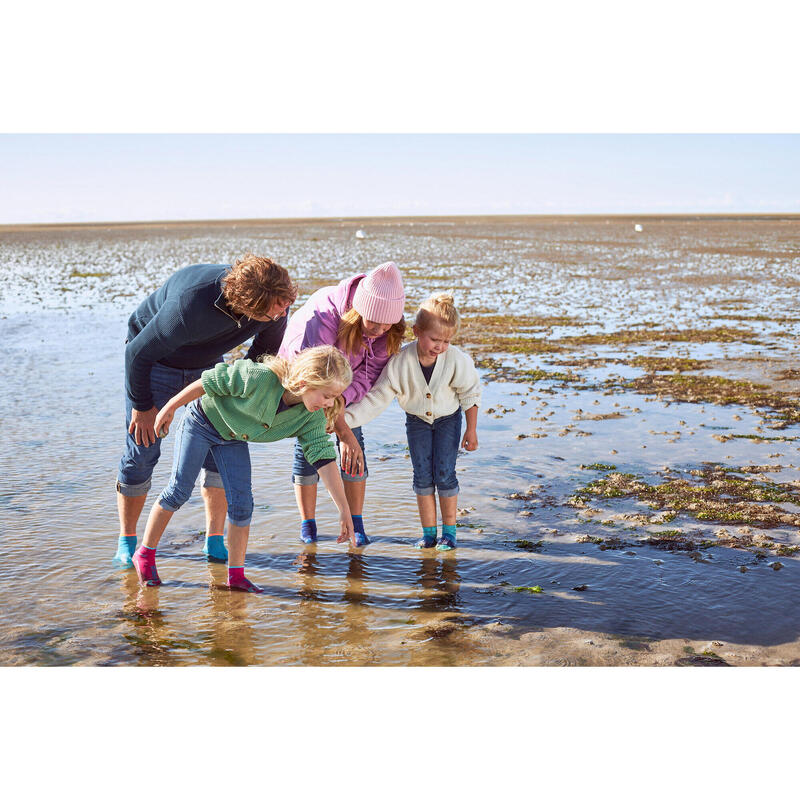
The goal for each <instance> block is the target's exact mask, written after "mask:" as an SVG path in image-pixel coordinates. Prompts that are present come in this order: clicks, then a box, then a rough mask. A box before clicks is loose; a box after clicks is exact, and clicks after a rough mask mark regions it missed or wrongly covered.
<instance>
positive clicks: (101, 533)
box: [0, 217, 800, 666]
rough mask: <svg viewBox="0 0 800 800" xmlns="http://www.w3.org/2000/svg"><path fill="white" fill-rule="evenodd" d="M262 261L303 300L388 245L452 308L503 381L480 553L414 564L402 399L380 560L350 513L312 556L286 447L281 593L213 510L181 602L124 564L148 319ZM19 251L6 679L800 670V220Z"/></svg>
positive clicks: (265, 544)
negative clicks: (338, 536) (131, 337)
mask: <svg viewBox="0 0 800 800" xmlns="http://www.w3.org/2000/svg"><path fill="white" fill-rule="evenodd" d="M636 222H638V223H640V224H642V227H643V231H642V232H636V231H635V230H634V227H633V226H634V223H636ZM357 228H362V229H364V230H365V232H366V238H365V239H363V240H357V239H355V238H354V231H355V230H356V229H357ZM247 250H252V251H255V252H259V253H264V254H267V255H270V256H272V257H274V258H276V260H278V261H279V262H280V263H283V264H284V265H285V266H287V267H288V268H289V269H290V270H291V271H292V273H293V274H294V275H295V276H296V278H297V280H298V282H299V284H300V286H301V291H302V292H303V293H304V294H307V293H309V292H310V291H313V289H314V288H316V287H317V286H321V285H326V284H329V283H333V282H335V281H336V280H338V279H339V278H341V277H343V276H345V275H347V274H351V273H353V272H356V271H359V270H366V269H368V268H369V267H370V266H374V265H375V264H377V263H381V261H384V260H386V259H387V258H393V259H394V260H395V261H397V262H398V264H400V265H401V267H402V269H403V272H404V275H405V279H406V285H407V293H408V297H409V304H408V311H409V312H411V310H412V308H413V307H414V305H415V304H416V303H417V302H418V301H419V300H420V299H422V298H423V297H424V296H425V295H426V294H428V293H429V292H432V291H437V290H445V289H453V290H454V291H455V294H456V298H457V300H458V302H459V305H460V306H461V307H462V308H463V310H464V315H465V325H464V331H463V334H462V336H461V339H460V342H459V343H460V344H461V346H463V347H464V348H465V349H467V350H468V351H469V352H471V353H472V355H473V357H474V358H475V359H476V361H477V362H478V363H479V364H481V365H482V366H481V372H482V375H483V376H484V379H485V386H484V401H483V404H482V407H481V413H480V416H479V438H480V444H481V447H480V449H479V450H478V451H477V452H475V453H469V454H464V455H463V456H461V457H460V459H459V472H458V474H459V480H460V482H461V494H460V498H459V506H460V508H461V509H462V514H461V516H460V518H459V519H460V528H459V544H460V546H459V548H458V550H457V551H456V552H455V553H450V554H435V555H429V554H420V553H419V552H418V551H415V550H414V549H413V547H411V543H412V542H413V541H414V539H415V538H416V537H417V535H418V534H417V525H418V522H417V516H416V504H415V502H414V498H413V495H412V493H411V490H410V465H409V461H408V458H407V452H406V443H405V437H404V433H403V415H402V413H401V412H400V411H399V409H398V408H397V406H396V405H394V406H393V407H392V408H391V409H390V410H389V411H387V412H386V413H385V414H384V415H383V416H382V417H381V418H380V419H379V420H376V421H375V423H373V424H371V425H370V426H369V427H368V429H367V448H368V459H369V460H370V471H371V474H372V477H371V478H370V482H369V484H368V489H367V493H368V494H367V510H366V512H365V514H367V526H368V533H369V534H370V536H371V537H372V538H373V541H374V544H372V545H370V546H369V547H367V548H365V549H364V550H363V551H356V550H352V551H351V550H349V549H348V548H347V547H344V548H343V547H341V546H337V545H336V544H335V542H334V539H335V530H334V520H335V517H334V514H333V513H332V509H331V507H330V503H329V502H328V501H327V499H326V500H324V501H322V502H321V503H320V509H319V513H318V518H319V519H320V520H321V522H322V527H323V531H324V532H323V536H322V537H321V541H320V543H319V544H318V545H316V546H311V547H304V546H303V545H302V544H301V543H300V542H299V541H298V540H297V528H298V521H297V513H296V510H295V508H294V502H293V498H292V495H291V487H290V485H289V473H290V463H291V447H290V446H289V445H288V443H282V444H280V445H275V446H269V447H266V446H265V447H260V448H259V447H254V448H252V452H253V462H254V492H255V496H256V506H257V508H256V516H255V518H254V524H253V531H252V534H251V547H250V551H249V554H248V574H250V576H251V577H252V578H253V579H254V580H256V582H258V583H260V584H261V585H263V586H265V588H266V590H267V591H266V593H265V595H263V596H260V597H251V596H242V595H231V594H230V593H228V592H226V591H224V590H223V589H221V588H218V587H219V585H220V584H221V583H222V582H223V581H224V577H225V570H224V568H222V567H218V566H215V565H207V564H206V563H205V562H204V561H203V559H202V556H201V554H200V548H201V546H202V533H201V531H202V529H203V527H204V521H203V513H202V505H201V503H200V500H199V497H193V498H192V500H191V501H190V503H189V504H187V506H186V507H185V508H184V509H182V510H181V512H180V513H179V514H178V515H176V517H175V519H174V521H173V524H172V525H171V527H170V530H169V531H168V532H167V535H166V536H165V540H164V544H163V547H162V548H161V551H160V552H161V556H160V559H161V562H160V571H161V573H162V578H163V579H164V580H165V584H164V586H162V587H161V588H160V589H142V588H141V587H139V586H138V584H137V583H136V581H135V577H134V576H132V574H131V573H130V572H125V571H122V572H118V571H115V570H114V569H113V567H112V565H111V563H110V558H111V555H112V554H113V549H114V540H115V535H116V534H115V528H116V521H115V520H116V514H115V509H114V497H113V485H114V477H115V473H116V463H117V460H118V458H119V450H120V440H121V433H120V431H121V428H122V413H123V411H122V408H123V404H122V397H121V386H122V342H123V340H124V334H125V322H126V319H127V316H128V314H129V313H130V311H131V310H132V308H133V307H134V306H135V305H136V303H137V302H138V301H139V299H140V298H142V297H144V296H145V295H146V293H147V292H148V291H150V290H152V289H153V288H155V287H156V286H157V285H159V284H160V283H161V282H162V281H163V279H164V278H165V277H166V276H167V275H168V274H169V273H170V272H171V271H172V270H173V269H175V268H177V267H179V266H183V265H185V264H190V263H196V262H202V261H205V262H218V263H224V262H226V261H230V260H232V259H233V258H235V257H236V256H237V255H240V254H242V253H243V252H245V251H247ZM0 264H2V266H3V269H4V273H5V276H6V281H5V283H4V286H3V287H2V293H0V312H1V316H0V335H2V337H3V341H4V346H5V352H6V354H7V358H8V359H9V363H10V364H11V365H13V367H14V368H13V369H12V370H10V372H9V374H8V375H7V379H6V381H5V383H4V385H3V387H2V388H0V396H2V398H3V407H4V410H5V414H4V422H3V435H4V440H5V442H6V447H5V448H4V449H3V451H2V452H0V474H3V475H4V481H3V485H2V487H0V505H1V506H2V509H3V513H4V518H5V531H4V533H3V539H2V541H3V544H4V549H5V550H6V552H10V553H14V557H13V558H7V559H6V561H5V564H6V566H5V567H4V570H3V574H2V577H0V600H1V601H2V603H3V607H4V616H5V618H6V624H5V625H4V627H3V630H2V633H0V663H2V664H14V665H23V664H84V665H89V664H106V665H114V664H128V665H130V664H164V665H187V664H220V665H222V664H306V665H323V664H331V665H367V664H381V665H495V664H497V665H516V664H520V665H523V664H524V665H539V664H541V665H545V664H546V665H562V664H576V665H578V664H580V665H681V666H683V665H686V666H694V665H698V666H722V665H726V664H727V665H734V666H739V665H773V664H784V665H793V664H796V663H798V659H800V619H799V618H798V616H797V613H796V609H797V607H798V602H797V601H798V600H800V589H799V588H798V587H800V583H799V582H798V569H800V558H798V548H799V547H800V536H798V529H799V528H798V523H797V519H798V516H797V515H798V514H800V495H798V486H800V460H799V459H800V431H799V430H798V411H797V409H798V400H797V398H798V390H800V374H798V373H797V372H796V369H797V365H796V344H795V343H796V337H797V335H798V333H799V332H800V316H799V315H798V314H797V311H796V309H797V291H798V288H800V281H798V279H797V277H796V276H797V275H798V274H800V271H799V270H798V267H800V222H799V221H798V219H797V218H774V217H773V218H744V219H732V218H720V217H716V218H611V217H610V218H603V217H593V218H525V219H519V218H496V219H491V218H479V219H470V220H464V219H457V218H455V219H451V218H448V219H439V220H419V219H407V220H368V221H364V220H358V221H351V220H346V221H322V220H315V221H278V222H273V223H255V222H248V221H241V222H237V223H226V224H220V223H215V224H213V225H205V224H200V223H196V224H176V225H136V226H108V227H97V226H81V227H79V228H74V229H73V228H70V229H65V228H60V227H59V228H47V229H44V228H42V227H39V228H37V229H35V230H34V229H23V228H17V229H14V230H10V229H3V230H2V231H0ZM167 443H168V444H167V448H166V451H165V457H163V458H162V462H161V463H160V464H159V467H158V470H157V472H156V474H155V476H154V481H153V486H154V489H155V487H160V486H161V485H163V483H164V482H165V480H166V477H167V475H168V472H169V462H170V458H169V454H170V450H171V448H170V447H169V439H168V440H167ZM795 461H798V465H795V463H794V462H795ZM612 476H616V477H612ZM148 507H149V503H148ZM140 531H141V527H140Z"/></svg>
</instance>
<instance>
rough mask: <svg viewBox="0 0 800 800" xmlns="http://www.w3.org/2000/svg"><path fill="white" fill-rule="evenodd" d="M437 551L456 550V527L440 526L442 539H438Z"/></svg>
mask: <svg viewBox="0 0 800 800" xmlns="http://www.w3.org/2000/svg"><path fill="white" fill-rule="evenodd" d="M436 549H437V550H455V549H456V526H455V525H442V538H441V539H439V544H438V545H437V546H436Z"/></svg>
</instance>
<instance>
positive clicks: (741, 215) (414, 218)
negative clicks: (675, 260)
mask: <svg viewBox="0 0 800 800" xmlns="http://www.w3.org/2000/svg"><path fill="white" fill-rule="evenodd" d="M575 218H581V219H618V220H635V219H650V220H653V219H674V220H680V219H684V220H686V219H719V220H723V219H763V220H773V221H774V220H783V219H785V220H795V219H796V220H800V212H796V211H786V212H782V211H768V212H752V211H742V212H736V211H714V212H692V211H682V212H661V213H659V212H641V213H640V212H614V213H602V212H586V213H567V212H563V213H556V214H553V213H530V214H431V215H418V214H414V215H412V214H399V215H367V216H352V217H348V216H341V215H338V214H337V215H333V216H329V217H234V218H224V219H223V218H215V219H165V220H117V221H111V220H108V221H101V220H98V221H92V222H9V223H0V232H5V231H8V230H18V229H32V228H48V229H54V228H136V227H140V228H146V227H154V226H181V225H185V226H196V225H216V226H224V225H233V224H236V225H239V224H242V225H254V224H257V225H265V224H276V223H280V224H307V223H324V222H328V223H330V222H343V223H344V222H362V223H364V222H387V221H398V222H436V221H451V220H465V221H469V220H495V221H500V220H509V221H513V220H525V219H538V220H560V219H575Z"/></svg>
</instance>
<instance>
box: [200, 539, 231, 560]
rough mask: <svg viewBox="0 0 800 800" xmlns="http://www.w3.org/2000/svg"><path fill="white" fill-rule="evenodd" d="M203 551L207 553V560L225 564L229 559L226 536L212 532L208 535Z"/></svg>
mask: <svg viewBox="0 0 800 800" xmlns="http://www.w3.org/2000/svg"><path fill="white" fill-rule="evenodd" d="M203 552H204V553H205V554H206V561H211V562H213V563H214V564H224V563H225V562H226V561H227V560H228V550H227V548H226V547H225V537H224V536H223V535H222V534H221V533H211V534H209V535H208V536H206V543H205V544H204V545H203Z"/></svg>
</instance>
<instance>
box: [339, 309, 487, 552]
mask: <svg viewBox="0 0 800 800" xmlns="http://www.w3.org/2000/svg"><path fill="white" fill-rule="evenodd" d="M459 322H460V320H459V315H458V311H457V310H456V307H455V305H454V303H453V298H452V297H451V296H450V295H449V294H439V295H433V296H431V297H429V298H428V299H427V300H426V301H425V302H424V303H423V304H422V305H421V306H420V307H419V310H418V311H417V316H416V320H415V322H414V335H415V336H416V341H413V342H410V343H408V344H406V345H404V346H403V348H402V349H401V351H400V352H399V353H398V354H397V355H396V356H394V357H393V358H391V359H390V361H389V363H388V364H387V365H386V367H385V369H384V370H383V373H382V374H381V376H380V378H379V379H378V382H377V383H376V384H375V386H374V387H373V388H372V389H371V390H370V391H369V393H368V394H367V395H365V396H364V398H363V399H362V400H360V401H359V402H357V403H354V404H353V405H351V406H349V407H348V408H347V409H346V411H345V421H346V422H347V424H348V425H349V426H350V427H351V428H355V427H357V426H359V425H363V424H365V423H367V422H369V421H370V420H371V419H374V418H375V417H377V416H378V414H380V413H381V411H383V410H384V409H385V408H386V407H387V406H388V405H389V403H391V402H392V399H393V398H394V397H396V398H397V402H398V403H400V407H401V408H402V409H403V410H404V411H405V412H406V435H407V436H408V449H409V452H410V453H411V464H412V467H413V470H414V479H413V486H414V493H415V494H416V496H417V506H418V507H419V516H420V521H421V523H422V539H420V540H419V542H417V545H416V546H417V547H434V546H437V545H436V493H438V494H439V508H440V510H441V514H442V536H441V538H440V539H439V544H438V547H437V549H438V550H452V549H454V548H455V546H456V511H457V503H458V479H457V478H456V456H457V455H458V447H459V443H460V444H461V446H462V447H463V448H464V449H465V450H477V449H478V435H477V431H476V428H477V424H478V405H479V404H480V398H481V386H480V380H479V378H478V373H477V372H476V371H475V366H474V365H473V363H472V359H471V358H470V357H469V356H468V355H467V354H466V353H464V352H463V351H462V350H459V349H458V348H457V347H451V346H450V340H451V339H452V338H453V336H455V334H456V333H457V332H458V326H459ZM462 409H463V411H464V416H465V417H466V420H467V429H466V432H465V433H464V436H463V438H462V436H461V411H462Z"/></svg>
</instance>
